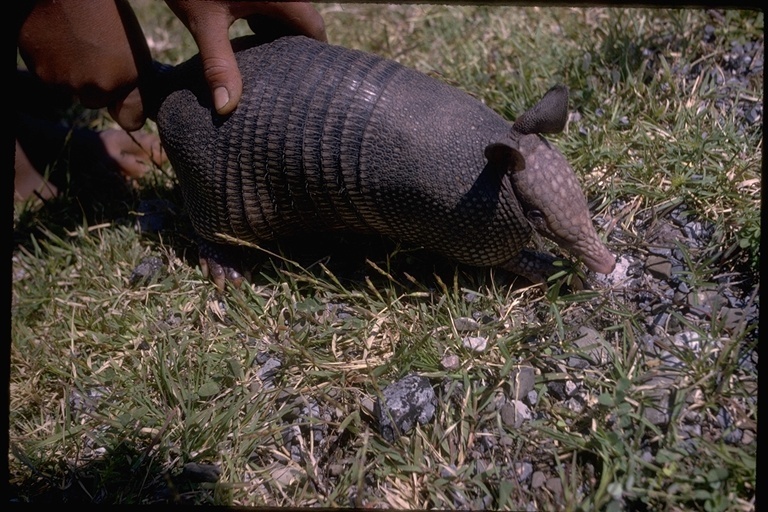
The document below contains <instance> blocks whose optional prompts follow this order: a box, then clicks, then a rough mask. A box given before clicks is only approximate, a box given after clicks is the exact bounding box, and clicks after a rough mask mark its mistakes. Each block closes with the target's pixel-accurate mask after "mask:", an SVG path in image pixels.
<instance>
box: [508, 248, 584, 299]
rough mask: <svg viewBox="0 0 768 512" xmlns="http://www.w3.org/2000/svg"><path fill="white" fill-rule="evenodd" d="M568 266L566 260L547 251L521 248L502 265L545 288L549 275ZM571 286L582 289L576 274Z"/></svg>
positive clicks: (581, 283) (581, 282)
mask: <svg viewBox="0 0 768 512" xmlns="http://www.w3.org/2000/svg"><path fill="white" fill-rule="evenodd" d="M570 266H571V265H570V262H568V261H567V260H564V259H562V258H557V257H555V256H554V255H552V254H549V253H545V252H537V251H531V250H528V249H523V250H522V251H520V253H519V254H518V255H517V256H516V257H515V258H513V259H512V260H510V261H508V262H506V263H505V264H504V265H502V267H503V268H505V269H506V270H509V271H510V272H514V273H515V274H518V275H520V276H523V277H524V278H526V279H528V280H529V281H530V282H532V283H534V284H538V285H541V286H542V288H545V289H546V285H547V280H548V279H549V278H550V276H552V275H554V274H555V273H556V272H558V271H560V270H563V269H566V268H569V267H570ZM571 288H573V289H575V290H583V289H584V288H585V284H584V283H583V281H582V280H581V279H580V278H579V277H578V276H575V275H574V276H573V279H572V282H571Z"/></svg>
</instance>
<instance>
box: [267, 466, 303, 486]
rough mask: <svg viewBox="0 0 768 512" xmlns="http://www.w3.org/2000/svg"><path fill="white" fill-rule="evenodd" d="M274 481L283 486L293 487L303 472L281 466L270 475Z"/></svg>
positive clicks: (291, 467)
mask: <svg viewBox="0 0 768 512" xmlns="http://www.w3.org/2000/svg"><path fill="white" fill-rule="evenodd" d="M270 475H271V477H272V480H273V481H274V482H277V483H278V484H280V485H282V486H287V485H291V484H292V483H293V482H295V481H296V479H298V478H299V476H300V475H301V471H300V470H299V469H298V468H296V467H293V466H283V465H279V466H278V467H277V468H275V469H273V470H272V472H271V473H270Z"/></svg>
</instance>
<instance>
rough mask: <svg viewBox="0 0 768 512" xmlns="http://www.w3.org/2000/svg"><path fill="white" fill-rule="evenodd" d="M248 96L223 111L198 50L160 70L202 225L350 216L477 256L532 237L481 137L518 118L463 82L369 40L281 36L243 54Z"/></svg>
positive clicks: (210, 230)
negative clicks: (397, 58) (382, 50)
mask: <svg viewBox="0 0 768 512" xmlns="http://www.w3.org/2000/svg"><path fill="white" fill-rule="evenodd" d="M236 57H237V61H238V64H239V66H240V70H241V73H242V76H243V85H244V90H243V96H242V99H241V101H240V103H239V105H238V107H237V109H236V110H235V111H234V113H232V114H231V115H229V116H227V117H220V116H218V115H216V113H215V111H214V110H213V108H212V105H211V100H210V93H209V91H208V88H207V86H206V84H205V83H204V81H203V78H202V77H203V73H202V71H201V68H200V61H199V58H198V57H194V58H192V59H191V60H189V61H187V62H186V63H184V64H181V65H179V66H177V67H176V68H174V69H173V70H172V71H170V72H169V73H168V74H167V75H165V76H164V77H163V82H164V85H163V87H165V88H166V90H167V91H168V90H169V91H171V92H166V93H164V94H162V100H161V101H160V104H159V108H158V111H157V116H156V121H157V125H158V129H159V132H160V136H161V139H162V143H163V145H164V147H165V150H166V151H167V153H168V156H169V159H170V161H171V163H172V165H173V167H174V169H175V171H176V174H177V176H178V179H179V182H180V184H181V187H182V191H183V194H184V200H185V203H186V207H187V209H188V211H189V214H190V217H191V219H192V223H193V225H194V227H195V229H196V230H197V231H198V233H199V234H200V235H201V236H202V237H203V238H205V239H207V240H210V241H221V240H220V239H219V238H218V237H217V234H218V233H223V234H226V235H228V236H230V237H235V238H238V239H241V240H245V241H248V242H255V243H259V242H261V241H264V240H273V239H277V238H281V237H284V236H287V235H296V234H301V233H307V232H317V231H323V230H338V229H345V230H351V231H356V232H363V233H379V234H383V235H388V236H390V237H393V238H394V239H397V240H401V241H405V242H408V243H411V244H415V245H418V246H422V247H425V248H427V249H430V250H434V251H437V252H440V253H442V254H444V255H447V256H449V257H451V258H453V259H455V260H457V261H460V262H463V263H468V264H472V265H481V266H484V265H495V264H498V263H501V262H504V261H507V260H508V259H509V258H510V257H512V256H513V255H515V254H516V253H518V252H519V251H520V250H521V249H522V247H523V246H524V245H525V243H526V242H527V241H528V240H529V238H530V236H531V228H530V227H529V225H528V223H527V222H526V221H525V220H524V218H523V215H522V212H521V209H520V206H519V205H518V203H517V200H516V199H515V196H514V193H513V192H512V190H511V186H510V184H509V179H508V177H507V176H506V172H505V169H493V168H491V166H490V165H489V164H488V163H487V162H486V160H485V158H484V149H485V147H486V146H487V145H488V144H489V143H491V142H495V141H497V140H500V139H502V138H504V137H507V136H508V135H509V133H510V124H509V123H508V122H507V121H506V120H505V119H503V118H502V117H501V116H499V115H497V114H496V113H495V112H493V111H492V110H490V109H489V108H487V107H486V106H485V105H483V104H482V103H481V102H480V101H477V100H475V99H474V98H472V97H470V96H469V95H467V94H466V93H464V92H462V91H460V90H458V89H456V88H453V87H450V86H448V85H446V84H444V83H442V82H440V81H438V80H435V79H432V78H430V77H427V76H426V75H423V74H421V73H419V72H416V71H414V70H411V69H408V68H406V67H403V66H401V65H400V64H398V63H396V62H393V61H390V60H386V59H383V58H381V57H378V56H375V55H371V54H368V53H364V52H360V51H355V50H350V49H346V48H342V47H338V46H333V45H329V44H324V43H320V42H317V41H314V40H312V39H308V38H304V37H285V38H281V39H278V40H276V41H274V42H272V43H269V44H264V45H260V46H255V47H252V48H248V49H245V50H241V51H239V52H237V53H236Z"/></svg>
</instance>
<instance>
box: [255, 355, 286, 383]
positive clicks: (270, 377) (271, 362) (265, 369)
mask: <svg viewBox="0 0 768 512" xmlns="http://www.w3.org/2000/svg"><path fill="white" fill-rule="evenodd" d="M257 362H258V360H257ZM280 366H281V363H280V360H279V359H277V358H274V357H270V358H268V359H267V360H266V361H264V363H263V364H262V365H261V367H259V369H258V370H256V377H258V379H259V381H261V383H262V385H263V386H264V388H265V389H272V388H274V387H275V377H276V376H277V373H278V371H279V370H280Z"/></svg>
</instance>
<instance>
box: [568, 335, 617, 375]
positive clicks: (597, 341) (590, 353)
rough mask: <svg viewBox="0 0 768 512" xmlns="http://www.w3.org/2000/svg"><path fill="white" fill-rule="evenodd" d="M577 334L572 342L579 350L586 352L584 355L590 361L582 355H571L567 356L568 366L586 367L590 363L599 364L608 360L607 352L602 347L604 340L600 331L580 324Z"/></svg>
mask: <svg viewBox="0 0 768 512" xmlns="http://www.w3.org/2000/svg"><path fill="white" fill-rule="evenodd" d="M578 334H579V338H577V339H575V340H574V341H573V342H574V344H575V345H576V346H577V347H579V349H581V351H583V352H585V353H586V356H587V357H588V358H589V359H590V360H591V361H589V360H587V359H584V358H583V357H578V356H573V357H570V358H568V364H569V365H570V366H572V367H574V368H587V367H589V366H590V364H592V363H594V364H596V365H598V366H601V365H603V364H605V363H607V362H608V352H607V351H606V350H605V349H604V348H603V347H604V345H605V341H604V340H603V337H602V336H601V335H600V333H598V332H597V331H596V330H594V329H592V328H591V327H587V326H581V327H579V331H578Z"/></svg>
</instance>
